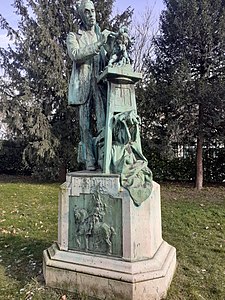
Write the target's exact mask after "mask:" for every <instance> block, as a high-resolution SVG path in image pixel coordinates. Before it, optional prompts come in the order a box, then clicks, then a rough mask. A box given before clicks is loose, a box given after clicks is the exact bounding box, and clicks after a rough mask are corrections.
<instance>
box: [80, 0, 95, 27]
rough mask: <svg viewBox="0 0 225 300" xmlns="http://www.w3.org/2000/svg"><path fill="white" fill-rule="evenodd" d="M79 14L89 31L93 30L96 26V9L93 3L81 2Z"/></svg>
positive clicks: (88, 0)
mask: <svg viewBox="0 0 225 300" xmlns="http://www.w3.org/2000/svg"><path fill="white" fill-rule="evenodd" d="M78 12H79V15H80V18H81V20H82V22H83V24H84V26H85V27H86V28H87V29H91V28H92V27H93V26H94V25H95V24H96V14H95V7H94V3H93V2H92V1H90V0H81V1H80V2H79V4H78Z"/></svg>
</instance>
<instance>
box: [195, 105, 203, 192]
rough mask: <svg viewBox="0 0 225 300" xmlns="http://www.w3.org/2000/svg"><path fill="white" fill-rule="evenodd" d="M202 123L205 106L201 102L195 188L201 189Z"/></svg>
mask: <svg viewBox="0 0 225 300" xmlns="http://www.w3.org/2000/svg"><path fill="white" fill-rule="evenodd" d="M202 124H203V106H202V103H200V104H199V112H198V138H197V153H196V179H195V188H196V189H197V190H201V189H202V187H203V157H202V154H203V149H202V148H203V140H204V139H203V134H202Z"/></svg>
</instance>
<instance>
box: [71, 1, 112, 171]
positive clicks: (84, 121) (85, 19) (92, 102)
mask: <svg viewBox="0 0 225 300" xmlns="http://www.w3.org/2000/svg"><path fill="white" fill-rule="evenodd" d="M78 12H79V15H80V18H81V25H80V28H79V30H78V31H77V32H76V33H74V32H70V33H69V34H68V37H67V49H68V54H69V56H70V58H71V59H72V60H73V69H72V74H71V78H70V84H69V95H68V101H69V104H70V105H78V106H79V124H80V136H81V143H80V155H78V156H79V157H81V156H82V161H83V162H84V163H85V167H86V170H89V171H93V170H95V169H96V167H97V160H98V159H99V158H98V157H96V156H97V155H96V151H95V150H96V149H95V148H94V144H93V123H92V120H91V118H92V117H93V114H94V116H95V120H96V126H95V131H97V134H99V133H100V132H101V131H102V130H104V127H105V103H104V102H105V101H106V100H104V97H103V93H102V90H101V86H99V85H98V84H97V77H98V75H99V73H100V71H102V70H103V68H104V65H105V50H104V48H103V44H105V42H106V37H105V36H104V35H103V34H102V33H101V30H100V28H99V26H98V25H97V24H96V15H95V8H94V4H93V2H92V1H90V0H82V1H81V3H80V4H79V7H78Z"/></svg>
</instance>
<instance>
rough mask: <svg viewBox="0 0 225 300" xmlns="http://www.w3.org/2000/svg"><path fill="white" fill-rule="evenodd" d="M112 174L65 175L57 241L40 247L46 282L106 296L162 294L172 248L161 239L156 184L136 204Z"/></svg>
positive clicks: (111, 299)
mask: <svg viewBox="0 0 225 300" xmlns="http://www.w3.org/2000/svg"><path fill="white" fill-rule="evenodd" d="M119 179H120V177H119V175H116V174H114V175H113V174H109V175H106V174H101V173H97V172H92V173H84V172H76V173H70V174H68V175H67V181H66V182H65V183H64V184H63V185H62V186H61V191H60V194H59V221H58V242H57V243H55V244H53V245H52V246H51V247H50V248H49V249H47V250H45V251H44V277H45V281H46V284H47V285H48V286H51V287H55V288H63V289H65V290H68V291H75V290H76V291H79V292H81V293H82V292H84V293H85V294H87V295H89V296H94V297H96V298H99V299H105V300H156V299H163V298H165V296H166V293H167V290H168V288H169V285H170V282H171V280H172V278H173V274H174V271H175V267H176V250H175V248H174V247H172V246H170V245H169V244H167V243H166V242H165V241H163V239H162V230H161V228H162V226H161V206H160V186H159V185H158V184H157V183H155V182H153V190H152V194H151V196H150V197H149V198H148V199H147V200H146V201H144V202H143V203H142V204H141V205H140V206H135V204H134V202H133V200H132V199H131V197H130V195H129V193H128V191H127V190H126V189H123V188H122V187H121V185H120V180H119Z"/></svg>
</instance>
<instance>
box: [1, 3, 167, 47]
mask: <svg viewBox="0 0 225 300" xmlns="http://www.w3.org/2000/svg"><path fill="white" fill-rule="evenodd" d="M13 2H14V1H13V0H8V1H7V0H5V1H4V0H0V13H1V14H2V15H3V16H4V17H5V18H6V20H7V21H8V22H9V24H10V25H11V26H13V27H16V24H17V18H16V14H15V13H14V8H13V7H12V6H11V5H12V3H13ZM128 6H131V7H132V8H133V9H134V18H137V19H138V18H141V15H143V14H144V12H145V9H146V7H150V8H151V9H152V10H153V16H154V18H155V19H156V24H158V19H159V15H160V12H161V10H162V9H163V8H164V6H163V0H116V2H115V7H114V10H115V12H122V11H124V10H125V9H126V8H127V7H128ZM7 44H8V38H7V37H6V32H4V31H2V30H0V47H6V46H7Z"/></svg>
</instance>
